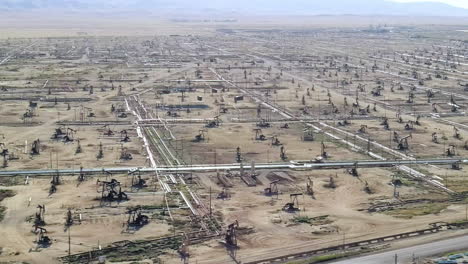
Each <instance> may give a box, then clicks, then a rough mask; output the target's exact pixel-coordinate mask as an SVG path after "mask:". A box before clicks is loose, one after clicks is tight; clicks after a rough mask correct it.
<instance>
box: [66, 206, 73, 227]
mask: <svg viewBox="0 0 468 264" xmlns="http://www.w3.org/2000/svg"><path fill="white" fill-rule="evenodd" d="M72 225H73V214H72V211H71V209H68V211H67V216H66V218H65V226H67V227H70V226H72Z"/></svg>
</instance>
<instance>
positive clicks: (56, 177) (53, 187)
mask: <svg viewBox="0 0 468 264" xmlns="http://www.w3.org/2000/svg"><path fill="white" fill-rule="evenodd" d="M57 185H60V175H59V174H58V173H57V175H54V176H52V180H51V181H50V188H49V195H52V194H54V193H56V192H57Z"/></svg>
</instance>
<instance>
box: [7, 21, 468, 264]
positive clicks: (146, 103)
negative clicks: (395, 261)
mask: <svg viewBox="0 0 468 264" xmlns="http://www.w3.org/2000/svg"><path fill="white" fill-rule="evenodd" d="M3 19H5V18H3ZM265 19H266V18H265ZM322 19H323V18H322ZM322 22H323V21H322ZM141 23H142V24H144V21H142V22H141ZM167 23H168V22H167ZM270 23H271V21H270ZM288 23H289V22H288ZM327 23H328V22H327ZM356 23H357V24H356V25H355V27H356V28H355V29H350V28H348V27H343V28H333V29H330V28H327V27H321V28H316V27H310V28H302V27H296V28H294V26H293V25H290V24H287V25H285V26H284V28H283V29H282V30H281V31H275V30H266V29H265V28H267V27H271V28H272V27H273V24H266V25H262V26H260V25H257V24H255V23H252V24H246V25H245V26H244V27H242V26H241V25H238V24H235V25H231V27H229V26H227V25H218V24H206V25H204V27H203V29H200V30H198V31H196V32H190V34H188V33H186V32H187V31H188V29H196V28H200V25H194V24H190V25H182V24H170V25H171V26H170V27H168V28H165V31H164V32H161V33H160V34H157V35H156V36H153V35H152V34H150V33H148V34H146V35H145V36H136V35H142V34H140V33H139V32H134V33H135V34H133V36H128V35H132V34H130V33H129V31H131V30H130V29H129V28H122V29H121V31H119V32H120V34H114V36H112V37H110V36H102V34H101V33H102V32H97V31H101V30H102V31H105V28H100V29H97V31H96V32H90V35H97V36H99V37H97V36H96V37H94V36H93V37H91V36H78V37H77V36H75V37H60V38H59V37H50V38H31V39H22V38H11V39H4V40H1V41H0V55H1V56H0V62H1V63H0V89H2V92H1V95H0V100H1V102H2V103H1V104H0V118H1V119H0V142H2V143H4V145H3V147H2V149H0V150H3V149H8V150H9V153H10V156H9V160H8V164H7V165H8V166H7V167H6V168H1V169H0V171H4V170H42V169H66V168H72V169H78V168H80V167H84V168H115V167H125V168H136V167H149V166H151V163H150V161H151V159H150V157H154V160H155V162H156V166H157V167H160V166H169V167H171V166H175V163H176V161H177V162H179V163H180V164H185V165H191V164H206V165H213V164H232V163H237V161H236V149H237V148H239V150H240V153H241V157H242V163H243V164H251V162H255V163H280V162H286V163H287V162H295V161H311V160H315V159H316V158H317V157H318V156H321V155H322V146H324V147H325V151H326V152H327V153H328V155H329V157H328V158H327V159H326V160H328V161H343V160H369V159H373V157H375V155H379V156H381V157H382V158H385V159H388V160H392V159H402V158H404V159H412V158H416V159H420V158H447V157H448V156H451V157H452V158H457V159H460V160H462V159H464V157H466V154H467V153H468V145H466V143H465V141H466V139H468V134H467V129H466V125H465V123H466V122H467V120H466V114H465V111H466V107H467V105H466V98H468V97H467V96H468V95H467V93H468V91H467V90H466V89H465V88H464V87H465V86H464V85H465V84H466V83H468V79H466V78H465V73H466V70H467V66H468V65H467V57H466V56H465V54H466V51H467V50H468V48H467V46H466V40H467V39H468V34H461V33H454V31H455V27H452V26H439V27H435V28H433V27H429V26H426V25H420V26H412V27H404V26H401V25H399V24H395V25H393V26H392V27H391V29H390V30H389V31H387V29H386V28H385V27H383V28H382V31H379V30H375V31H374V30H373V29H370V28H368V27H367V26H364V27H363V26H362V23H364V22H362V21H357V22H356ZM359 25H361V26H359ZM49 26H50V25H49ZM147 26H148V25H147ZM38 27H40V25H38ZM50 30H51V31H50V32H53V34H52V33H50V32H49V31H48V30H45V32H49V33H50V35H51V36H57V35H60V34H61V31H59V30H57V29H53V28H52V29H50ZM116 31H118V30H116ZM26 33H27V32H25V34H26ZM110 33H111V32H110ZM169 33H172V34H169ZM70 34H71V33H70ZM73 34H75V33H73ZM178 34H180V35H178ZM441 36H443V37H441ZM286 39H287V40H288V41H285V40H286ZM455 55H456V56H455ZM457 58H458V59H457ZM2 61H3V62H2ZM437 76H439V77H437ZM400 87H401V88H400ZM375 91H380V92H381V95H376V94H373V92H375ZM428 91H429V92H428ZM429 94H431V95H429ZM239 96H243V97H244V98H243V99H242V100H235V98H239ZM410 97H412V98H410ZM410 99H412V100H410ZM429 101H430V102H429ZM127 102H129V104H127ZM35 103H37V106H34V104H35ZM353 104H355V105H354V106H353ZM91 113H92V114H91ZM290 116H293V118H290ZM418 116H419V119H418ZM399 117H401V119H402V120H401V121H400V120H399ZM215 118H218V119H219V126H216V127H214V128H209V127H208V126H207V124H208V123H209V122H211V121H213V120H214V119H215ZM385 118H388V126H389V128H388V129H385V128H384V126H383V125H382V122H383V120H384V119H385ZM144 119H146V120H144ZM262 119H263V122H268V123H269V124H270V126H269V127H264V128H262V129H261V131H259V130H257V131H258V132H259V133H260V134H263V135H264V136H265V140H257V139H256V138H255V133H256V129H257V128H258V126H257V123H259V122H262ZM344 120H348V121H349V124H348V125H345V126H342V125H340V124H339V122H341V123H342V122H343V121H344ZM416 121H418V123H416ZM145 122H149V123H145ZM151 122H152V123H151ZM285 124H288V128H284V125H285ZM405 125H408V126H409V129H408V128H405ZM363 127H364V128H365V130H363ZM57 128H61V129H62V130H63V131H68V132H69V137H70V138H71V139H73V140H72V141H71V142H64V141H63V140H62V139H59V140H57V139H53V134H54V132H55V131H56V129H57ZM137 128H138V131H140V132H141V131H143V132H144V134H143V135H145V136H146V137H147V139H148V140H149V141H148V145H147V146H146V145H145V144H146V143H145V141H144V140H143V138H142V137H140V136H139V133H138V132H137ZM143 128H144V129H143ZM317 128H319V129H317ZM360 130H361V131H360ZM109 131H112V134H111V135H109ZM151 131H153V132H151ZM457 131H458V132H457ZM125 132H126V133H125ZM156 133H157V134H158V135H159V136H156ZM310 133H312V134H313V136H314V140H313V141H304V136H305V135H307V134H310ZM395 133H396V134H397V135H398V138H400V139H401V138H403V137H406V136H410V137H408V144H409V148H408V149H406V150H398V147H397V146H398V144H399V143H401V141H400V140H395ZM434 133H435V135H436V136H437V139H438V140H437V142H434V141H433V135H434ZM456 133H459V136H456ZM198 134H203V135H202V136H203V138H204V139H203V140H200V142H196V140H195V138H196V135H198ZM125 135H127V136H128V137H129V141H128V140H127V141H128V142H124V138H125ZM330 135H331V136H330ZM274 138H277V139H278V140H279V141H280V143H281V145H279V146H274V145H273V144H272V142H273V139H274ZM36 139H39V140H40V149H39V150H40V154H39V155H33V154H31V151H32V143H33V141H34V140H36ZM346 142H348V143H350V144H354V146H352V147H350V146H349V144H347V143H346ZM100 144H102V152H103V157H100V158H98V157H97V156H98V154H99V149H100ZM78 146H80V147H81V152H80V153H77V151H76V150H77V148H78ZM451 146H453V148H454V150H455V153H447V149H448V148H451ZM465 146H467V147H465ZM146 147H148V149H150V150H151V153H150V154H148V153H147V152H146V150H147V148H146ZM281 147H283V148H284V149H283V150H284V151H285V153H286V156H287V157H286V158H284V159H282V158H281V156H280V149H281ZM368 152H372V153H375V155H374V156H373V157H370V156H369V155H368ZM122 154H131V157H132V159H122ZM448 154H450V155H448ZM171 155H173V158H172V157H171V158H168V156H171ZM410 167H411V168H412V169H415V170H417V171H418V172H420V173H422V174H424V175H425V176H424V177H426V178H427V177H432V179H437V180H438V181H439V182H440V184H442V185H444V186H445V187H447V188H449V189H450V190H452V191H454V192H455V193H456V194H458V195H449V194H448V193H447V192H444V191H442V190H441V189H437V188H435V187H434V186H430V185H428V184H426V183H425V182H424V181H421V180H416V179H415V178H414V177H412V175H407V174H405V173H403V172H402V171H401V170H398V168H365V169H364V168H358V174H359V176H352V175H351V174H350V173H349V172H348V171H346V170H344V169H334V170H308V171H299V170H258V171H257V172H256V173H257V174H258V175H257V176H256V178H255V179H256V180H255V186H250V187H249V186H247V184H246V183H245V182H244V181H243V180H242V179H241V178H240V177H239V175H238V174H239V172H238V171H231V172H228V171H224V170H220V171H218V172H215V171H211V172H196V173H192V174H184V175H182V174H171V175H169V174H167V173H161V174H159V175H158V177H157V176H156V175H155V174H154V173H153V172H152V173H148V174H144V175H143V176H142V177H143V178H144V179H146V180H147V185H148V187H145V188H143V189H141V190H136V189H135V188H132V178H133V176H132V175H127V174H118V175H109V174H106V173H105V172H103V173H102V174H99V175H94V176H87V179H86V180H85V181H84V182H81V183H79V182H78V174H76V175H71V176H68V175H61V176H60V179H61V184H60V185H58V186H57V191H56V192H55V193H53V194H49V188H50V181H51V177H33V176H31V177H28V178H25V177H9V178H6V177H5V178H2V179H1V183H2V185H4V187H3V188H4V189H10V190H13V191H15V193H16V195H15V196H13V197H10V198H6V199H5V200H3V201H2V203H1V204H2V206H4V207H6V211H5V215H4V219H3V221H2V222H1V224H0V235H1V236H2V237H3V239H2V241H1V242H0V248H2V251H1V255H0V261H5V262H8V261H25V262H30V263H54V262H58V261H59V258H60V257H63V256H66V255H67V254H68V237H69V235H70V237H71V253H72V254H77V253H85V252H88V251H92V250H96V249H97V248H98V247H99V246H101V247H103V248H105V247H106V246H109V245H113V246H116V247H118V246H117V245H116V244H115V242H119V241H126V240H130V241H136V240H140V241H141V240H145V241H146V240H148V241H153V240H154V239H157V238H161V237H167V236H170V235H174V234H178V235H179V234H181V233H190V232H195V231H203V232H214V231H213V230H216V228H212V227H210V228H207V227H206V225H204V224H205V223H206V221H207V219H209V220H210V221H217V222H218V224H219V226H220V227H222V228H221V230H218V231H221V234H223V232H224V231H225V228H226V226H227V225H229V224H231V223H233V222H234V221H236V220H237V221H238V222H239V224H240V227H239V229H238V234H239V237H238V239H239V248H238V250H237V251H236V252H235V254H236V256H235V258H236V259H237V260H238V261H242V262H244V263H247V262H249V261H253V260H258V259H262V258H268V257H270V256H273V255H275V256H276V255H282V254H286V253H294V252H300V251H304V250H310V249H312V248H320V247H326V246H332V245H337V244H341V243H343V241H345V242H346V241H349V242H351V241H358V240H364V239H369V238H373V237H379V236H385V235H390V234H395V233H401V232H407V231H413V230H417V229H423V228H427V227H428V226H429V224H431V223H435V222H453V221H459V220H462V219H463V218H464V217H465V203H466V198H465V197H466V192H467V191H468V184H467V182H466V179H465V177H464V175H465V174H466V170H467V169H466V166H463V165H462V167H461V168H460V169H459V170H453V169H451V168H450V166H449V165H447V166H429V165H419V166H416V165H414V166H413V165H412V166H410ZM245 173H246V174H249V173H250V170H246V171H245ZM189 176H192V179H191V180H189V179H190V177H189ZM220 178H223V179H227V181H228V182H230V183H231V184H229V185H230V186H227V187H226V190H225V192H226V193H227V194H228V197H227V198H226V199H218V198H217V196H218V194H219V193H221V192H223V189H224V187H225V186H223V184H222V183H221V181H220V180H219V179H220ZM110 179H116V180H118V181H120V182H121V186H122V190H123V191H124V192H126V193H127V194H128V196H129V197H130V200H129V201H122V202H120V203H117V202H113V203H110V204H109V203H102V202H101V201H100V199H99V198H100V195H101V194H100V193H99V191H100V190H101V189H100V188H101V187H100V185H99V182H98V180H100V181H103V180H106V181H109V180H110ZM174 179H175V180H174ZM309 179H310V180H311V181H312V182H313V190H314V195H313V196H312V195H310V194H308V193H307V188H306V185H307V183H308V181H309ZM26 181H27V183H25V182H26ZM275 181H277V182H276V184H277V188H278V194H273V195H266V194H265V189H266V188H269V187H273V185H271V184H270V183H271V182H275ZM330 181H333V182H334V183H335V185H336V186H335V187H334V188H330V186H328V185H329V184H330ZM164 184H167V185H169V186H170V187H171V192H168V193H165V190H167V189H165V188H163V186H165V185H164ZM395 185H398V186H397V188H395ZM395 191H397V192H398V193H399V197H398V198H395V197H394V192H395ZM291 194H302V195H298V196H297V197H298V203H299V204H298V207H299V209H300V210H298V211H295V212H286V211H284V210H282V208H283V207H284V205H285V204H286V203H288V202H292V200H291V199H292V198H291V196H290V195H291ZM184 197H189V198H188V199H187V200H188V201H189V203H191V204H192V205H193V206H194V207H195V209H193V211H192V210H190V206H188V204H186V203H185V201H184V199H183V198H184ZM38 205H44V206H45V208H46V211H45V223H46V225H45V226H44V228H46V229H47V232H48V233H47V235H48V236H50V238H51V239H52V244H51V246H50V247H47V248H37V245H36V243H35V240H36V239H37V234H35V233H33V232H32V229H33V228H32V222H31V219H32V218H34V214H35V213H36V212H37V210H38V208H37V206H38ZM210 205H211V207H212V212H213V215H212V216H210V215H208V212H209V210H207V208H209V206H210ZM134 206H141V207H142V208H143V213H144V214H145V215H148V216H149V218H150V223H149V224H148V225H145V226H143V227H142V228H141V229H139V230H136V231H133V232H129V231H128V230H127V227H126V223H127V219H128V215H127V211H128V208H129V207H134ZM167 206H168V207H169V211H170V214H169V212H168V211H167V210H166V209H164V208H166V207H167ZM68 209H70V210H71V211H72V212H73V216H74V225H73V226H72V227H71V228H70V229H69V230H70V232H68V230H67V229H66V227H65V219H66V213H67V211H68ZM194 212H196V214H195V213H194ZM80 215H81V221H80V220H79V218H80ZM202 223H203V224H202ZM215 226H216V225H215ZM208 229H209V230H208ZM222 240H223V236H222V235H221V236H218V237H216V238H214V239H209V240H207V241H203V242H202V243H194V244H192V245H190V246H189V252H190V256H191V257H190V263H212V264H219V263H234V261H233V257H232V256H229V254H228V252H227V250H226V248H225V246H224V244H223V243H221V242H222ZM165 253H166V254H164V255H157V256H156V255H151V254H150V252H145V251H144V250H143V251H142V250H140V251H138V250H134V249H130V248H129V249H128V251H127V252H126V254H127V255H125V256H121V257H122V258H109V259H108V260H109V261H114V262H119V261H120V262H123V263H125V261H133V260H134V261H146V262H148V263H151V262H154V263H158V262H159V261H161V260H162V261H164V263H180V262H181V260H180V258H179V253H178V252H177V251H176V250H165ZM125 257H128V258H125ZM147 258H148V259H147ZM149 258H151V259H149ZM145 259H146V260H145Z"/></svg>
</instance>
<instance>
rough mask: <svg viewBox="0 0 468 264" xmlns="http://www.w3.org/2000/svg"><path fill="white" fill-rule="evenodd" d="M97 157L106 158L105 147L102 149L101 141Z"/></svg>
mask: <svg viewBox="0 0 468 264" xmlns="http://www.w3.org/2000/svg"><path fill="white" fill-rule="evenodd" d="M96 158H97V159H98V160H100V159H102V158H104V151H103V149H102V142H99V152H98V154H97V156H96Z"/></svg>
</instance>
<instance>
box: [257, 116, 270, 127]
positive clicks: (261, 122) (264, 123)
mask: <svg viewBox="0 0 468 264" xmlns="http://www.w3.org/2000/svg"><path fill="white" fill-rule="evenodd" d="M257 127H260V128H267V127H270V123H268V122H267V121H266V119H264V118H262V119H261V120H260V122H257Z"/></svg>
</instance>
